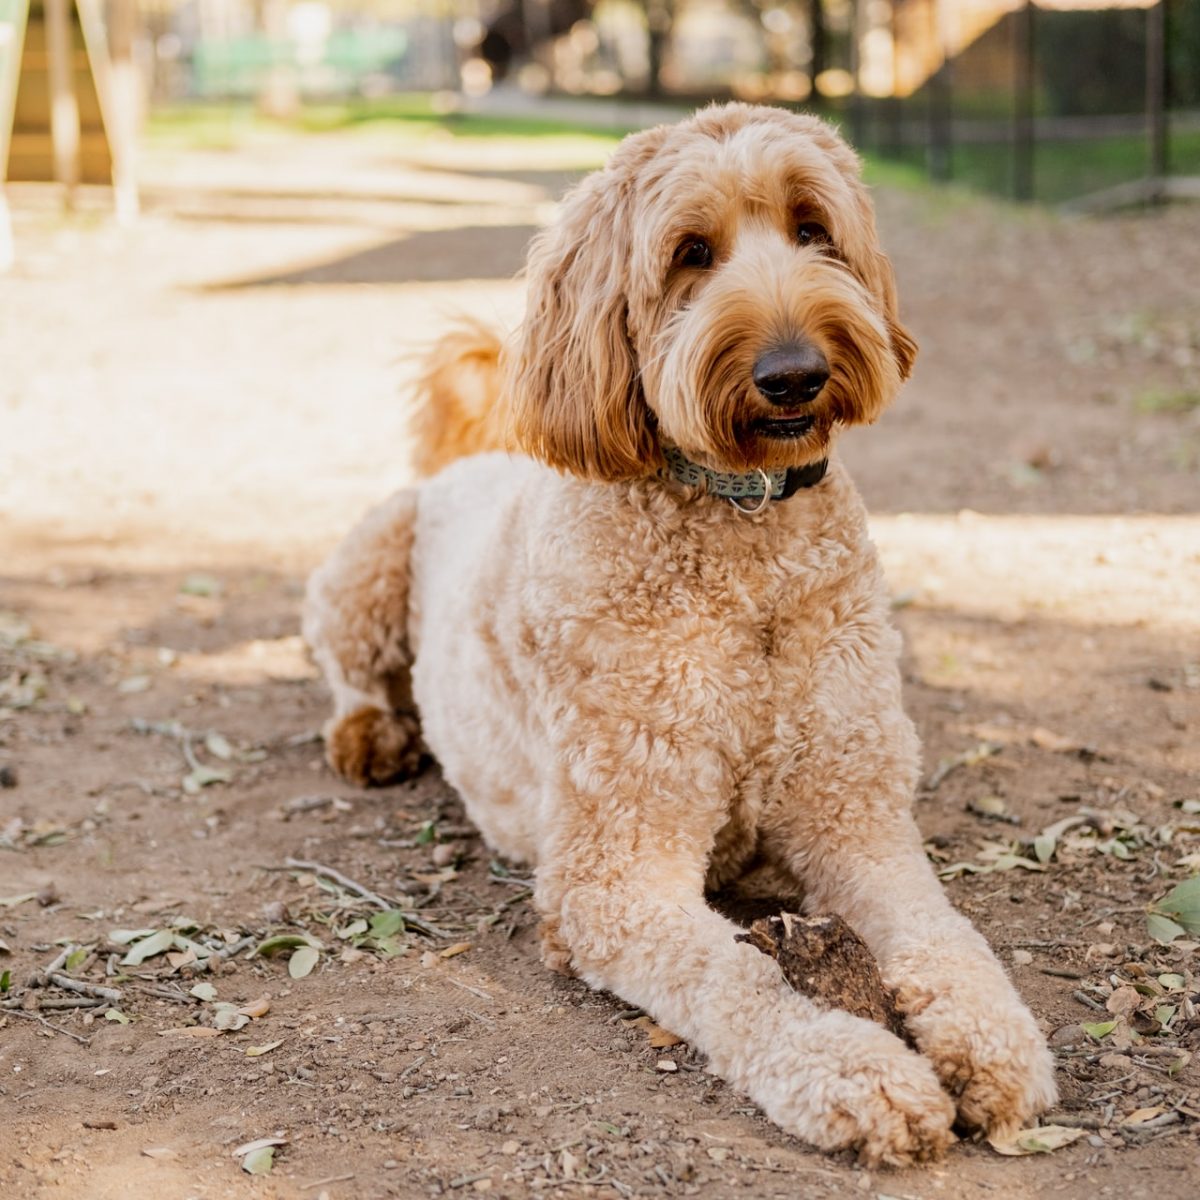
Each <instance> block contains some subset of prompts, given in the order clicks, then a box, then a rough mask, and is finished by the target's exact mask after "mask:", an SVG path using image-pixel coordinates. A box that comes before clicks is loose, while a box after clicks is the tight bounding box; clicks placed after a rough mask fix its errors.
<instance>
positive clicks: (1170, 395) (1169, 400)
mask: <svg viewBox="0 0 1200 1200" xmlns="http://www.w3.org/2000/svg"><path fill="white" fill-rule="evenodd" d="M1134 406H1135V407H1136V408H1137V410H1138V412H1144V413H1187V412H1194V411H1195V410H1196V409H1200V390H1196V389H1194V388H1148V389H1147V390H1146V391H1144V392H1142V393H1141V394H1140V395H1139V396H1138V397H1137V399H1136V400H1135V401H1134Z"/></svg>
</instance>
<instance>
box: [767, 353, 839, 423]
mask: <svg viewBox="0 0 1200 1200" xmlns="http://www.w3.org/2000/svg"><path fill="white" fill-rule="evenodd" d="M828 381H829V363H828V361H827V360H826V358H825V355H824V354H822V353H821V351H820V348H819V347H817V346H814V345H813V344H812V343H811V342H805V343H804V344H803V345H799V346H781V347H780V348H779V349H778V350H768V351H767V353H766V354H764V355H763V356H762V358H760V359H759V360H758V362H756V363H755V364H754V386H755V387H756V388H758V390H759V391H760V392H761V393H762V394H763V397H764V398H765V399H766V400H768V401H769V402H770V403H771V404H777V405H779V407H780V408H795V407H796V405H797V404H807V403H808V402H809V401H810V400H815V399H816V398H817V395H818V394H819V393H820V391H821V389H822V388H823V387H824V386H825V384H826V383H827V382H828Z"/></svg>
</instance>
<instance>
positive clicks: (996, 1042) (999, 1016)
mask: <svg viewBox="0 0 1200 1200" xmlns="http://www.w3.org/2000/svg"><path fill="white" fill-rule="evenodd" d="M995 972H996V973H997V974H999V968H998V967H996V968H995ZM990 973H991V972H989V974H990ZM990 982H992V984H993V986H992V987H990V988H980V989H967V988H964V987H962V986H961V985H959V986H957V987H953V986H948V987H946V988H945V989H939V990H938V991H934V992H930V991H929V990H927V989H920V990H919V991H917V992H916V993H915V994H914V992H913V991H912V990H908V994H907V995H906V993H905V991H904V990H902V992H901V1007H902V1008H904V1009H905V1010H906V1012H907V1014H908V1015H907V1018H906V1021H907V1025H908V1028H909V1030H910V1032H911V1033H912V1035H913V1037H914V1038H915V1039H916V1042H917V1045H918V1046H919V1047H920V1050H921V1053H922V1054H924V1055H925V1056H926V1057H927V1058H928V1059H929V1060H930V1062H932V1063H933V1066H934V1069H935V1070H936V1071H937V1074H938V1078H939V1079H941V1081H942V1086H943V1087H944V1088H945V1089H946V1090H947V1091H948V1092H949V1093H950V1095H951V1096H953V1097H954V1101H955V1104H956V1105H957V1107H958V1115H959V1117H960V1118H961V1119H962V1121H963V1122H964V1123H965V1124H967V1125H969V1126H971V1127H973V1128H980V1129H984V1130H986V1131H987V1132H988V1133H1000V1134H1003V1133H1006V1132H1011V1131H1012V1130H1015V1129H1019V1128H1021V1127H1022V1126H1024V1125H1026V1124H1028V1123H1029V1122H1030V1121H1031V1120H1032V1119H1033V1118H1034V1117H1035V1116H1037V1114H1038V1113H1041V1112H1044V1111H1045V1110H1046V1109H1047V1108H1049V1107H1050V1106H1051V1105H1052V1104H1053V1103H1054V1101H1055V1099H1056V1098H1057V1088H1056V1087H1055V1083H1054V1056H1053V1055H1052V1054H1051V1052H1050V1049H1049V1047H1048V1046H1047V1045H1046V1039H1045V1038H1044V1037H1043V1036H1042V1033H1041V1030H1039V1029H1038V1027H1037V1023H1036V1022H1035V1021H1034V1019H1033V1015H1032V1014H1031V1013H1030V1011H1029V1009H1027V1008H1026V1007H1025V1005H1024V1004H1022V1003H1021V1000H1020V998H1019V997H1018V996H1017V995H1016V993H1015V991H1014V990H1013V988H1012V985H1011V984H1010V983H1009V982H1008V980H1007V978H1005V977H1003V976H1002V975H1000V976H999V978H997V979H994V980H991V981H990ZM922 993H923V994H922Z"/></svg>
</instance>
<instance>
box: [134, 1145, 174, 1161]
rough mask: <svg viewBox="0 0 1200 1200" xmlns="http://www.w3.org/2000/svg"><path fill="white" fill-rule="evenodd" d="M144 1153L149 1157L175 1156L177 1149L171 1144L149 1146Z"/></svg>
mask: <svg viewBox="0 0 1200 1200" xmlns="http://www.w3.org/2000/svg"><path fill="white" fill-rule="evenodd" d="M142 1153H143V1154H144V1155H145V1156H146V1157H147V1158H175V1157H177V1156H176V1154H175V1151H174V1150H172V1149H171V1147H170V1146H147V1147H146V1149H144V1150H143V1151H142Z"/></svg>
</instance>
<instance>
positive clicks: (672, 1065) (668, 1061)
mask: <svg viewBox="0 0 1200 1200" xmlns="http://www.w3.org/2000/svg"><path fill="white" fill-rule="evenodd" d="M654 1069H655V1070H656V1071H667V1072H670V1071H678V1070H679V1064H678V1063H677V1062H676V1061H675V1060H674V1059H672V1058H660V1059H659V1060H658V1062H656V1063H655V1064H654Z"/></svg>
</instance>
